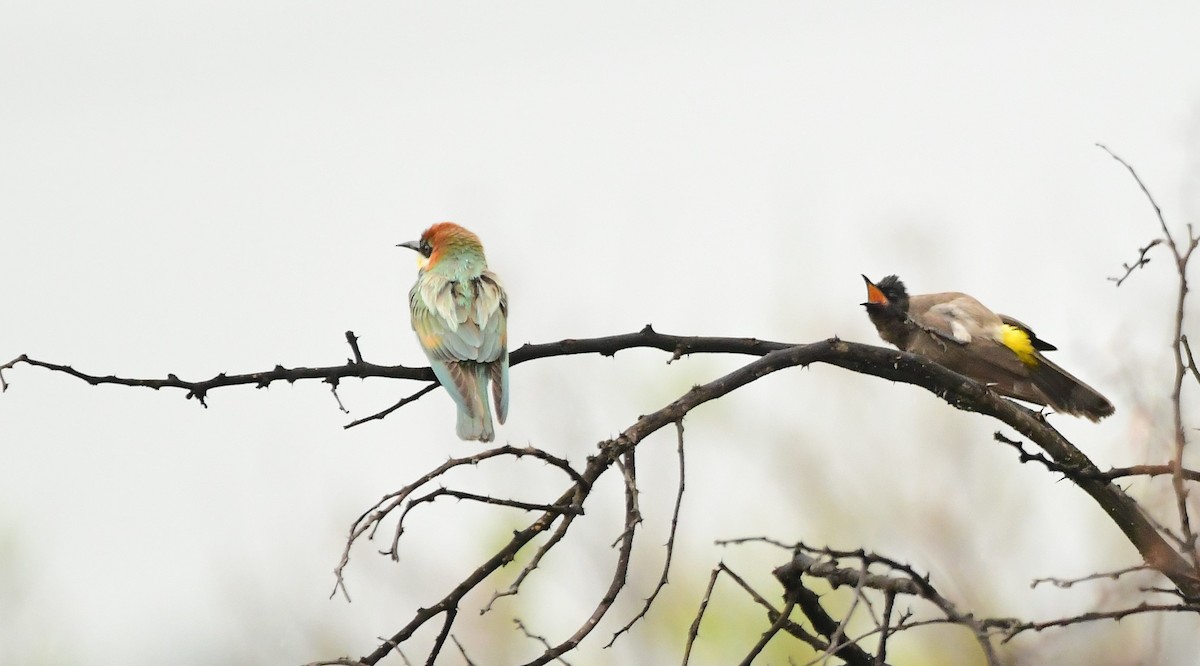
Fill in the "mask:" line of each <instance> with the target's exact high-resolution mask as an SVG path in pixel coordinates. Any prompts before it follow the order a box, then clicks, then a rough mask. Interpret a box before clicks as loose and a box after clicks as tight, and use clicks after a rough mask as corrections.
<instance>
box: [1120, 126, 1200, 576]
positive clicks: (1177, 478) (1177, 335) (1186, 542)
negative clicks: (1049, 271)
mask: <svg viewBox="0 0 1200 666" xmlns="http://www.w3.org/2000/svg"><path fill="white" fill-rule="evenodd" d="M1096 145H1097V146H1099V147H1100V148H1101V149H1103V150H1104V152H1106V153H1108V154H1109V156H1111V157H1112V158H1113V159H1114V160H1116V161H1117V162H1120V163H1121V165H1122V166H1124V167H1125V168H1126V169H1127V170H1128V171H1129V174H1130V175H1131V176H1133V179H1134V181H1135V182H1136V183H1137V184H1138V187H1140V188H1141V190H1142V193H1143V194H1145V195H1146V200H1147V201H1149V202H1150V205H1151V206H1152V207H1153V208H1154V215H1155V217H1157V218H1158V225H1159V228H1160V230H1161V231H1162V233H1163V237H1164V238H1165V239H1166V242H1167V247H1169V248H1170V250H1171V254H1172V256H1173V257H1174V259H1175V271H1176V273H1177V274H1178V277H1179V289H1178V291H1177V295H1176V300H1175V330H1174V333H1173V335H1172V340H1171V348H1172V350H1173V351H1174V356H1175V379H1174V382H1173V384H1172V390H1171V407H1172V416H1173V425H1174V435H1175V437H1174V441H1175V446H1174V457H1173V459H1172V464H1173V465H1174V467H1175V470H1176V471H1175V474H1174V475H1173V476H1172V481H1173V483H1172V488H1173V489H1174V491H1175V507H1176V512H1177V513H1178V514H1179V530H1180V533H1181V536H1180V541H1181V542H1182V543H1183V556H1184V557H1185V558H1187V560H1188V561H1189V562H1190V563H1191V565H1192V566H1193V568H1196V567H1197V566H1198V564H1200V560H1198V559H1197V553H1196V538H1197V537H1196V534H1195V532H1194V531H1193V530H1192V520H1191V516H1190V514H1189V511H1188V504H1187V497H1188V489H1187V488H1186V487H1185V486H1184V483H1183V482H1184V476H1183V469H1184V467H1183V451H1184V448H1185V447H1186V445H1187V437H1186V435H1185V428H1184V424H1183V406H1182V397H1183V395H1182V392H1183V379H1184V376H1185V373H1186V372H1187V370H1188V367H1189V365H1194V364H1192V363H1188V364H1185V363H1184V360H1183V357H1184V348H1185V345H1186V338H1185V337H1184V335H1183V316H1184V310H1185V304H1186V300H1187V293H1188V281H1187V265H1188V261H1189V260H1190V259H1191V257H1192V252H1194V251H1195V250H1196V247H1197V245H1200V237H1197V236H1196V235H1195V233H1194V232H1193V231H1192V225H1190V224H1189V225H1187V242H1186V243H1182V244H1181V243H1180V242H1179V241H1177V240H1176V238H1175V235H1174V234H1172V233H1171V230H1170V229H1169V228H1168V227H1167V220H1166V218H1164V217H1163V212H1162V207H1161V206H1159V205H1158V202H1157V201H1155V199H1154V195H1152V194H1150V189H1149V188H1148V187H1146V183H1144V182H1143V181H1142V179H1141V177H1140V176H1138V174H1137V171H1135V170H1134V168H1133V166H1132V165H1130V164H1129V163H1128V162H1126V161H1125V160H1123V159H1121V157H1120V156H1118V155H1117V154H1116V153H1114V152H1113V151H1111V150H1109V149H1108V147H1107V146H1105V145H1103V144H1096ZM1153 246H1154V243H1151V244H1150V245H1149V246H1147V248H1146V249H1149V248H1150V247H1153ZM1142 255H1143V258H1144V256H1145V252H1144V251H1143V252H1142ZM1130 272H1131V271H1130ZM1126 275H1127V276H1128V273H1127V274H1126ZM1117 284H1118V285H1120V282H1118V283H1117ZM1189 359H1190V351H1189ZM1193 372H1195V371H1194V370H1193Z"/></svg>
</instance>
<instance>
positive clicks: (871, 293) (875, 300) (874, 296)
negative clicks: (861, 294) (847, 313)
mask: <svg viewBox="0 0 1200 666" xmlns="http://www.w3.org/2000/svg"><path fill="white" fill-rule="evenodd" d="M862 279H863V282H866V283H867V302H866V303H863V304H862V305H887V304H888V299H887V296H884V295H883V292H882V291H879V287H876V286H875V283H874V282H871V279H870V278H868V277H867V276H865V275H863V276H862Z"/></svg>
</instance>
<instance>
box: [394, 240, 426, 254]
mask: <svg viewBox="0 0 1200 666" xmlns="http://www.w3.org/2000/svg"><path fill="white" fill-rule="evenodd" d="M396 247H406V248H408V249H410V250H412V251H414V252H420V251H421V241H408V242H407V243H399V244H397V245H396Z"/></svg>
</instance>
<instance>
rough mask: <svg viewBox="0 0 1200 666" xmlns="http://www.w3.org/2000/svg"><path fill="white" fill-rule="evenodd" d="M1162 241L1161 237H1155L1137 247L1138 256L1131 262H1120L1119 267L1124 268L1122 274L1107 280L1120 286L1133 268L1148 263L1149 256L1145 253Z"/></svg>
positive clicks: (1135, 268) (1131, 272)
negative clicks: (1143, 245)
mask: <svg viewBox="0 0 1200 666" xmlns="http://www.w3.org/2000/svg"><path fill="white" fill-rule="evenodd" d="M1162 242H1163V239H1161V238H1155V239H1154V240H1152V241H1150V242H1149V243H1147V244H1146V247H1141V248H1138V258H1137V259H1135V260H1134V262H1133V263H1132V264H1121V268H1124V269H1125V274H1124V275H1122V276H1121V277H1110V278H1108V280H1109V282H1115V283H1117V286H1118V287H1119V286H1121V283H1123V282H1125V280H1126V279H1128V278H1129V276H1130V275H1132V274H1133V272H1134V271H1135V270H1137V269H1139V268H1141V267H1142V266H1145V265H1146V264H1148V263H1150V257H1147V256H1146V253H1147V252H1149V251H1150V250H1151V249H1152V248H1153V247H1154V246H1155V245H1158V244H1160V243H1162Z"/></svg>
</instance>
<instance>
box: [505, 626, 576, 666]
mask: <svg viewBox="0 0 1200 666" xmlns="http://www.w3.org/2000/svg"><path fill="white" fill-rule="evenodd" d="M513 623H514V624H516V625H517V629H520V630H521V633H523V634H525V637H526V638H531V639H533V640H535V641H537V642H539V643H541V644H542V645H543V646H544V647H545V648H546V649H547V650H551V649H553V647H552V646H551V645H550V641H548V640H546V638H545V637H544V636H538V635H537V634H534V633H533V632H531V631H529V630H528V629H526V628H525V623H524V622H521V618H518V617H514V618H513ZM556 661H558V662H560V663H562V664H565V666H571V664H569V663H568V662H567V660H566V659H563V658H562V657H559V658H558V659H557V660H556Z"/></svg>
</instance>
